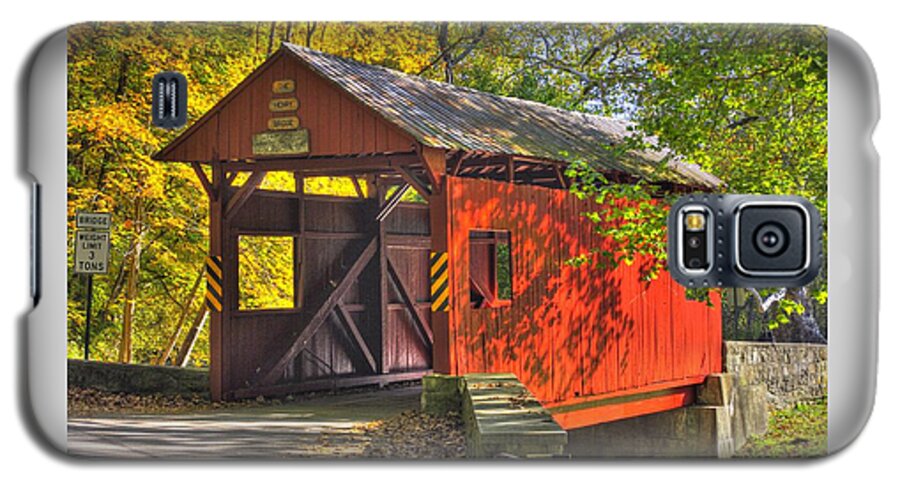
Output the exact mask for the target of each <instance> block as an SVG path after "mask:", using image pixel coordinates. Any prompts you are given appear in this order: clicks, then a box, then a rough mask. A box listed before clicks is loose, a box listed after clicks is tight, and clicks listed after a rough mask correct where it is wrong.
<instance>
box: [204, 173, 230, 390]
mask: <svg viewBox="0 0 900 486" xmlns="http://www.w3.org/2000/svg"><path fill="white" fill-rule="evenodd" d="M210 166H211V168H212V189H213V192H212V195H211V196H210V199H209V255H210V256H221V257H222V270H223V271H224V272H227V271H228V265H227V263H226V258H225V255H223V249H224V246H225V245H224V241H223V240H224V239H225V228H224V224H223V223H224V218H225V214H224V213H225V203H226V202H227V201H226V199H227V198H228V193H227V186H226V183H225V171H224V169H223V167H222V164H221V163H216V162H211V163H210ZM223 277H224V278H223V279H222V280H223V298H222V310H221V311H216V310H215V309H210V313H209V314H210V315H209V393H210V397H211V398H212V400H213V401H221V400H222V399H223V398H224V393H225V389H226V382H225V375H226V372H225V370H226V369H227V368H226V367H227V363H225V353H224V349H223V346H224V338H223V332H224V327H225V326H226V314H227V313H228V309H229V306H228V301H229V300H230V299H229V296H228V293H229V292H228V288H227V284H226V279H227V276H225V275H223Z"/></svg>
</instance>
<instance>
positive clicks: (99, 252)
mask: <svg viewBox="0 0 900 486" xmlns="http://www.w3.org/2000/svg"><path fill="white" fill-rule="evenodd" d="M108 266H109V232H107V231H76V232H75V273H106V272H107V271H109V269H108Z"/></svg>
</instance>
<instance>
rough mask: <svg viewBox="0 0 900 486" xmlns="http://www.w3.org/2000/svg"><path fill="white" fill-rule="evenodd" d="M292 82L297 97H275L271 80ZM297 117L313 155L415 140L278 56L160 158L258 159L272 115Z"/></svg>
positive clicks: (398, 147)
mask: <svg viewBox="0 0 900 486" xmlns="http://www.w3.org/2000/svg"><path fill="white" fill-rule="evenodd" d="M282 79H293V80H294V81H295V84H296V88H295V92H294V93H293V94H273V93H272V82H273V81H276V80H282ZM290 97H296V98H297V99H298V101H299V103H300V106H299V109H298V110H297V112H296V113H294V112H284V113H277V114H272V113H270V112H269V101H271V100H272V99H275V98H290ZM273 115H274V116H291V115H297V116H298V117H299V118H300V126H301V127H302V128H306V129H307V130H309V137H310V142H309V147H310V153H309V154H308V155H310V156H328V155H346V154H368V153H388V152H409V151H411V150H413V147H414V140H413V139H412V138H411V137H410V136H409V135H407V134H406V133H404V132H402V131H400V130H399V129H397V128H396V127H394V126H393V125H391V124H388V123H387V122H386V121H384V119H382V118H381V117H380V116H379V115H378V114H376V113H375V112H374V111H372V110H371V109H369V108H367V107H365V106H363V105H362V104H360V103H359V102H357V101H356V100H355V99H353V98H352V97H351V96H350V95H348V94H347V93H345V92H343V91H341V90H339V89H337V88H336V87H335V86H334V85H333V84H331V83H330V82H329V81H327V80H325V79H323V78H322V77H321V76H319V75H318V74H316V73H314V72H313V71H311V70H309V69H308V68H307V67H305V66H303V65H302V64H300V63H299V62H298V61H297V60H295V59H292V58H290V57H288V56H287V55H285V54H284V53H283V52H282V53H278V54H276V55H275V56H274V58H273V59H271V60H270V61H269V62H267V63H266V64H264V65H263V66H261V67H260V68H259V70H258V72H254V74H251V75H250V77H248V78H247V82H246V83H243V84H241V85H239V86H238V87H237V88H235V90H234V91H233V92H232V93H230V94H229V95H228V96H226V98H224V100H223V101H222V102H220V104H218V105H216V106H215V107H214V108H213V109H211V110H210V111H209V112H208V113H207V114H206V115H204V116H203V118H201V119H200V120H199V121H198V122H197V123H195V125H194V126H192V127H191V128H189V129H188V131H189V132H191V133H190V134H183V135H182V136H181V137H179V138H180V140H176V141H175V142H173V143H172V144H171V145H170V146H169V147H167V148H166V149H165V150H164V151H163V152H162V153H161V154H160V157H159V158H160V159H162V160H174V161H184V162H207V161H213V160H217V161H218V160H244V159H254V158H256V157H255V156H254V155H253V153H252V146H251V142H252V139H253V135H254V134H257V133H261V132H265V131H267V130H268V127H267V123H268V120H269V118H271V117H272V116H273ZM188 135H190V136H188Z"/></svg>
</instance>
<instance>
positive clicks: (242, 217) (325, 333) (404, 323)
mask: <svg viewBox="0 0 900 486" xmlns="http://www.w3.org/2000/svg"><path fill="white" fill-rule="evenodd" d="M230 192H231V193H232V194H233V192H234V188H232V189H231V191H230ZM376 203H377V201H376V200H374V199H354V198H339V197H326V196H310V195H307V196H304V200H303V207H304V212H305V215H304V217H303V218H302V220H303V221H304V230H305V231H304V237H303V238H302V239H299V241H301V244H302V250H301V251H300V252H299V253H300V254H302V255H304V256H305V261H300V262H299V265H300V267H301V270H300V271H301V272H302V275H303V277H302V289H301V290H300V293H301V294H302V295H301V299H300V300H301V302H302V306H301V307H300V308H296V309H277V310H252V311H238V310H237V309H236V301H237V299H236V298H233V297H232V298H229V299H226V300H227V301H228V302H230V303H231V304H232V306H233V307H234V308H232V309H231V311H232V314H231V315H232V317H231V319H230V320H229V321H228V322H225V323H224V328H223V353H224V354H225V360H226V361H227V362H228V366H227V367H226V369H225V370H224V373H225V383H226V394H227V396H255V395H254V393H257V391H258V392H259V393H263V392H266V391H267V390H264V389H261V388H259V386H258V384H257V382H258V380H259V372H258V371H257V370H259V369H260V367H261V366H263V365H264V364H265V363H267V362H268V361H269V360H270V358H271V356H272V355H275V354H278V353H282V352H283V351H284V349H285V348H286V346H288V345H289V344H290V342H291V339H290V336H292V335H295V334H296V333H297V332H299V331H300V330H302V329H303V328H304V327H305V325H306V324H307V323H308V322H309V321H310V319H311V317H312V314H314V313H315V311H316V309H318V307H319V306H320V305H321V304H322V303H323V302H324V300H325V299H326V297H327V296H328V295H329V293H330V292H331V290H332V289H333V288H334V286H335V285H336V282H338V281H340V280H341V278H342V277H343V275H344V274H345V273H346V272H347V269H348V268H349V267H350V266H352V265H353V263H354V261H355V258H356V256H357V255H359V254H360V252H361V251H362V249H363V247H365V246H366V244H367V243H368V241H369V240H370V239H371V237H372V235H373V231H374V228H375V224H374V222H373V219H374V215H375V213H376V212H377V211H376V209H375V204H376ZM299 210H300V200H299V198H298V197H297V196H296V195H294V194H292V193H283V192H274V191H265V190H256V191H255V192H254V194H253V195H252V196H251V197H250V198H249V199H248V200H247V202H246V203H245V204H244V205H243V206H242V207H241V208H240V210H239V211H238V212H237V214H235V215H234V217H233V218H232V219H231V220H230V223H231V225H230V228H229V230H228V232H227V236H226V239H225V241H224V247H225V253H226V256H227V255H228V254H231V255H234V258H224V262H225V263H224V265H225V270H226V272H225V286H226V292H230V293H231V295H232V296H234V295H237V290H238V285H239V282H238V281H237V257H236V255H237V253H236V252H237V238H238V236H239V235H241V234H261V235H292V236H297V237H299V236H300V221H301V218H300V217H299ZM385 223H386V227H387V236H386V239H387V243H388V245H389V246H388V254H389V257H390V260H391V262H392V263H393V265H394V267H395V269H396V271H397V273H398V274H399V276H400V277H401V279H402V280H403V282H404V285H405V286H406V288H407V290H408V291H409V292H410V293H411V294H412V297H413V299H415V301H416V302H418V303H420V305H421V306H422V312H421V314H420V315H422V316H423V317H424V318H425V320H426V323H427V322H428V320H429V318H430V315H429V312H427V308H428V297H429V294H428V291H429V288H428V241H427V238H428V226H429V225H428V207H427V206H425V205H420V204H406V203H404V204H401V205H400V206H398V207H397V208H396V209H395V210H394V212H393V213H391V215H390V216H388V219H387V220H386V221H385ZM379 279H380V275H379V273H378V266H377V260H373V261H372V262H370V263H369V265H368V266H367V267H366V269H365V270H364V271H363V273H362V274H361V275H360V277H359V278H358V279H357V280H356V281H354V282H353V283H352V284H351V286H350V288H349V290H348V291H347V293H346V294H345V296H344V298H343V299H342V301H343V305H344V306H345V307H346V309H347V310H348V312H349V314H350V315H351V317H352V318H353V320H354V321H355V323H356V325H357V327H358V328H359V331H360V334H361V335H362V338H363V340H364V341H365V342H366V344H367V346H368V347H369V350H370V351H371V353H372V354H373V355H374V357H375V359H376V361H377V364H378V366H379V367H380V368H382V369H381V370H375V371H373V370H371V369H370V367H369V365H368V363H367V362H366V360H365V358H364V356H363V355H362V354H361V353H360V351H359V350H358V349H357V347H356V344H355V343H354V341H352V339H353V338H352V336H350V335H349V334H348V332H347V330H346V329H345V328H344V326H343V325H342V324H341V323H339V322H338V321H337V320H336V318H335V317H334V316H330V317H329V318H328V319H327V320H326V322H325V324H324V325H323V326H322V327H321V328H320V329H319V330H318V331H317V332H316V333H315V334H314V335H313V337H312V339H311V340H310V342H309V344H308V345H307V346H306V348H305V349H304V350H303V351H302V352H301V353H300V354H299V355H298V356H297V357H296V359H294V360H293V361H292V362H291V364H290V365H289V366H288V367H287V368H286V369H285V371H284V373H283V374H282V377H281V379H280V380H279V382H278V383H276V384H274V385H273V386H270V387H269V388H273V387H274V388H277V387H290V386H295V385H302V384H304V383H307V382H309V383H315V384H316V386H315V387H318V388H321V387H323V386H324V387H326V388H327V387H329V386H330V384H331V383H333V381H331V380H343V379H347V378H354V379H355V378H356V377H362V376H371V375H377V374H389V373H406V372H411V371H425V370H428V369H429V368H430V366H431V354H430V352H429V350H428V349H427V348H426V347H425V345H424V344H423V343H422V342H421V339H420V338H419V337H418V336H417V334H416V333H415V331H414V328H413V327H412V323H411V322H410V318H409V314H408V311H407V310H406V309H405V308H404V306H403V305H402V302H401V300H400V298H399V296H398V295H396V292H393V291H392V292H391V293H390V294H389V297H390V300H389V303H388V306H387V307H388V316H387V319H385V322H384V325H382V323H381V318H380V312H379V307H380V304H379V295H378V292H376V291H374V290H373V289H377V288H378V285H379V283H378V282H379ZM322 379H325V380H322ZM315 387H314V388H315ZM285 389H289V388H285ZM298 389H299V388H298Z"/></svg>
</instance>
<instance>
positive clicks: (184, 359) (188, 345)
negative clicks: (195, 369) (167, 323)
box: [175, 302, 209, 368]
mask: <svg viewBox="0 0 900 486" xmlns="http://www.w3.org/2000/svg"><path fill="white" fill-rule="evenodd" d="M208 316H209V308H207V307H206V302H204V303H203V305H202V306H201V307H200V311H198V312H197V317H195V318H194V324H193V325H192V326H191V330H190V331H188V333H187V336H185V337H184V342H183V343H181V349H179V350H178V357H177V358H175V364H176V365H177V366H180V367H182V368H184V367H185V366H187V363H188V359H190V357H191V351H193V350H194V344H196V343H197V337H198V336H200V331H202V330H203V325H204V324H206V320H207V319H206V318H207V317H208Z"/></svg>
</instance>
